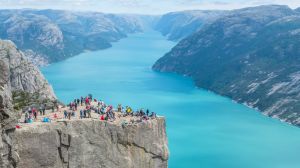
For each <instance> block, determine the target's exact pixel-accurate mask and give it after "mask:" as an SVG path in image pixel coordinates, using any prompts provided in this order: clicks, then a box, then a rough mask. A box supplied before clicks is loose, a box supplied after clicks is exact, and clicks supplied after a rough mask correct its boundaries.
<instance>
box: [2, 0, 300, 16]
mask: <svg viewBox="0 0 300 168" xmlns="http://www.w3.org/2000/svg"><path fill="white" fill-rule="evenodd" d="M267 4H282V5H289V6H290V7H291V8H296V7H299V6H300V3H299V0H0V8H8V9H12V8H14V9H15V8H18V9H19V8H37V9H49V8H50V9H64V10H77V11H101V12H108V13H145V14H161V13H166V12H170V11H179V10H191V9H226V10H228V9H238V8H243V7H249V6H258V5H267Z"/></svg>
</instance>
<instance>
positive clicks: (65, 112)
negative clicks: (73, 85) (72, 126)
mask: <svg viewBox="0 0 300 168" xmlns="http://www.w3.org/2000/svg"><path fill="white" fill-rule="evenodd" d="M67 116H68V112H67V110H65V111H64V117H65V119H67Z"/></svg>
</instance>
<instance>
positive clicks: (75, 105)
mask: <svg viewBox="0 0 300 168" xmlns="http://www.w3.org/2000/svg"><path fill="white" fill-rule="evenodd" d="M55 108H56V112H58V113H61V112H63V118H64V119H67V120H71V119H73V118H74V119H84V118H92V113H95V114H98V115H96V116H98V117H99V119H100V120H106V121H111V122H113V121H115V120H116V117H118V118H122V117H127V116H129V117H135V118H138V121H143V120H149V119H151V118H156V113H154V112H151V113H150V111H149V109H147V110H144V109H139V110H136V111H134V110H133V109H132V108H131V107H130V106H126V107H123V106H122V105H121V104H119V105H118V106H117V108H116V109H114V107H113V106H112V105H107V104H106V103H105V102H104V101H102V100H97V99H93V96H92V95H91V94H89V95H88V96H86V97H80V98H77V99H74V100H73V101H72V102H70V103H69V104H68V105H67V107H63V108H62V109H61V110H60V109H59V107H58V106H55V107H51V109H52V112H55ZM39 112H40V115H41V116H45V115H46V114H45V112H46V104H42V105H40V108H39ZM37 115H38V111H37V109H36V108H31V107H29V108H28V110H27V111H26V112H25V121H24V122H25V123H31V122H33V121H35V120H37ZM76 115H79V116H76ZM116 115H117V116H116ZM53 118H58V115H57V114H56V113H54V116H53ZM49 120H51V119H49V118H47V119H45V118H43V121H46V122H49Z"/></svg>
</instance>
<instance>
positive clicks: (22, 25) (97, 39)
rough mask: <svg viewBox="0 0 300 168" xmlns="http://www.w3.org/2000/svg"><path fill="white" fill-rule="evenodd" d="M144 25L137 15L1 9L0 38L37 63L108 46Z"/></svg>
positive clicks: (138, 30) (139, 30)
mask: <svg viewBox="0 0 300 168" xmlns="http://www.w3.org/2000/svg"><path fill="white" fill-rule="evenodd" d="M143 26H144V25H143V24H142V21H141V19H140V18H139V17H138V16H137V15H114V14H103V13H96V12H70V11H60V10H0V38H2V39H9V40H12V41H13V42H14V43H15V44H16V45H17V46H18V48H20V49H21V50H22V51H23V52H24V53H25V54H26V56H27V57H29V58H30V59H32V60H33V61H34V62H35V63H36V64H39V65H43V64H48V63H52V62H58V61H61V60H64V59H66V58H69V57H71V56H74V55H77V54H80V53H81V52H83V51H85V50H99V49H105V48H108V47H111V42H116V41H118V40H120V39H121V38H124V37H126V35H127V34H129V33H135V32H141V31H142V30H143V28H144V27H143Z"/></svg>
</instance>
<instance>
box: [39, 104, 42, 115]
mask: <svg viewBox="0 0 300 168" xmlns="http://www.w3.org/2000/svg"><path fill="white" fill-rule="evenodd" d="M39 112H40V115H43V105H40V108H39Z"/></svg>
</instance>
